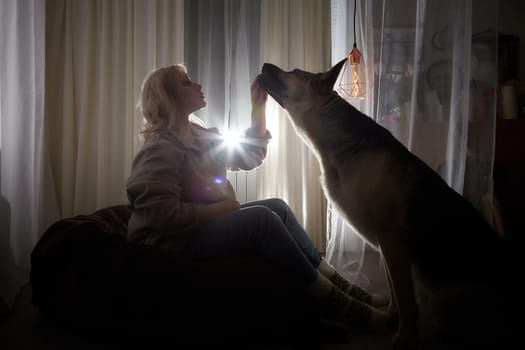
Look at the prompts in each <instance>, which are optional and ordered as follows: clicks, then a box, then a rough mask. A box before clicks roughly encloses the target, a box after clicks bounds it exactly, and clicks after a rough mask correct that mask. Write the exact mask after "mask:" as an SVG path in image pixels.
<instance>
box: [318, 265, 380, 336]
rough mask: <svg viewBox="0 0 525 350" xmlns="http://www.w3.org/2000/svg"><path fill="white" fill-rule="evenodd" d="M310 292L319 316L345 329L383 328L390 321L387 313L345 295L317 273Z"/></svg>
mask: <svg viewBox="0 0 525 350" xmlns="http://www.w3.org/2000/svg"><path fill="white" fill-rule="evenodd" d="M310 291H311V292H312V293H313V295H314V296H315V297H317V299H318V300H319V303H320V305H321V309H320V311H321V315H322V316H323V317H324V318H325V319H326V320H327V321H329V322H333V323H337V324H340V325H341V326H343V327H345V328H346V327H349V328H350V329H352V330H358V331H363V330H369V329H374V328H378V327H381V326H384V325H386V324H387V323H388V322H389V320H390V316H389V315H388V314H387V313H385V312H382V311H379V310H377V309H375V308H373V307H372V306H370V305H368V304H366V303H364V302H362V301H360V300H357V299H355V298H353V297H351V296H350V295H347V294H346V293H344V292H343V291H342V290H341V289H339V288H338V287H336V286H335V285H334V284H333V283H332V282H331V281H330V280H329V279H328V278H327V277H325V276H324V275H323V274H321V273H320V272H319V271H318V274H317V278H316V280H315V281H314V282H313V283H312V284H311V286H310Z"/></svg>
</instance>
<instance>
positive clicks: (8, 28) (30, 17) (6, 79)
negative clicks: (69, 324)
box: [0, 0, 56, 306]
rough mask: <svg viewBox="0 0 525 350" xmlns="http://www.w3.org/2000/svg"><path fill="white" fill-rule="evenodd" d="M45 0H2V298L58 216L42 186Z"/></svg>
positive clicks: (13, 289) (24, 272)
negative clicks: (38, 240)
mask: <svg viewBox="0 0 525 350" xmlns="http://www.w3.org/2000/svg"><path fill="white" fill-rule="evenodd" d="M44 32H45V16H44V4H43V2H42V1H38V0H34V1H33V0H23V1H17V0H6V1H2V2H0V52H1V57H0V58H1V60H0V189H1V193H0V299H1V300H2V301H3V302H4V303H5V304H7V305H8V306H12V305H13V303H14V300H15V298H16V295H17V294H18V291H19V290H20V288H21V286H22V285H23V284H25V283H26V282H27V280H28V276H29V270H30V268H31V261H30V256H29V253H30V251H31V249H32V248H33V246H34V244H35V243H36V241H37V239H38V234H37V233H38V232H39V231H41V230H42V229H43V228H45V227H46V225H47V224H48V223H49V222H50V221H52V220H53V219H54V218H56V216H55V215H56V211H55V210H54V209H55V208H54V202H53V200H52V199H51V200H50V201H47V200H46V198H45V197H44V196H43V189H44V187H46V186H47V185H49V184H46V183H44V182H43V180H42V178H43V173H44V170H43V166H44V163H45V161H46V151H45V150H44V145H43V126H44V77H45V75H44V63H45V60H44V50H45V47H44V44H45V40H44V39H45V38H44Z"/></svg>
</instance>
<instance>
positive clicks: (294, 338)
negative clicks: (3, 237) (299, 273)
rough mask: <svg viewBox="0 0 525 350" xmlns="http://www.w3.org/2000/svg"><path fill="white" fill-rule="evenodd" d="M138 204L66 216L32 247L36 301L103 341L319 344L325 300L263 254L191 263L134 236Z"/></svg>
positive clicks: (82, 332) (83, 333)
mask: <svg viewBox="0 0 525 350" xmlns="http://www.w3.org/2000/svg"><path fill="white" fill-rule="evenodd" d="M130 215H131V209H130V208H129V207H128V206H127V205H116V206H111V207H107V208H103V209H100V210H98V211H96V212H94V213H92V214H89V215H78V216H74V217H70V218H65V219H61V220H59V221H57V222H55V223H54V224H52V225H51V226H50V227H49V228H48V229H47V230H46V231H45V232H44V233H43V235H42V236H41V238H40V240H39V241H38V243H37V244H36V246H35V247H34V249H33V251H32V254H31V264H32V266H31V273H30V282H31V288H32V303H33V304H34V305H35V306H37V307H38V308H39V311H40V313H41V314H42V315H43V316H44V317H45V318H48V319H51V320H54V321H55V322H57V323H58V324H60V325H62V326H64V327H65V328H67V329H68V330H69V331H71V332H74V333H76V334H80V335H81V336H84V337H87V338H88V339H92V340H94V341H97V342H118V343H132V344H136V343H137V342H141V341H143V342H146V343H147V344H151V343H152V342H156V341H158V342H161V343H163V342H165V341H169V342H170V343H184V344H190V343H191V344H220V343H223V344H236V343H241V344H248V343H249V344H288V345H290V346H295V345H297V348H301V349H304V348H305V347H310V348H312V347H313V348H316V347H317V346H318V345H320V344H321V343H322V339H321V338H322V333H323V332H322V325H321V322H320V319H319V313H318V310H316V308H315V307H314V305H315V303H313V301H312V300H311V299H310V297H309V296H308V295H305V294H306V293H304V292H301V290H300V289H299V284H298V283H297V281H295V280H294V279H293V278H290V276H284V275H283V274H282V273H280V271H279V270H277V269H275V268H273V267H272V266H270V265H269V264H268V263H267V262H265V261H263V260H262V259H260V258H258V257H256V256H232V257H228V258H222V259H210V260H199V261H189V260H185V259H182V258H180V257H176V256H173V254H172V253H170V252H169V251H166V250H163V249H160V248H156V247H151V246H144V245H137V244H132V243H129V242H128V241H127V239H126V234H127V227H126V226H127V222H128V219H129V217H130Z"/></svg>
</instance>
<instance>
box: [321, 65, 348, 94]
mask: <svg viewBox="0 0 525 350" xmlns="http://www.w3.org/2000/svg"><path fill="white" fill-rule="evenodd" d="M346 60H347V59H346V58H343V59H342V60H341V61H339V62H338V63H337V64H336V65H335V66H333V67H332V68H330V70H329V71H327V72H325V73H323V76H322V78H321V85H322V86H323V87H324V88H326V89H329V90H330V91H332V89H333V87H334V84H335V81H336V80H337V77H338V76H339V73H340V72H341V69H342V68H343V66H344V65H345V63H346Z"/></svg>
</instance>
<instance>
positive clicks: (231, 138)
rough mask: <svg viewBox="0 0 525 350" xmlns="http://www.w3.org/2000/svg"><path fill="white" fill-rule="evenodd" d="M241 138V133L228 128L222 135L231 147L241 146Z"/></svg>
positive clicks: (226, 143) (223, 140)
mask: <svg viewBox="0 0 525 350" xmlns="http://www.w3.org/2000/svg"><path fill="white" fill-rule="evenodd" d="M241 139H242V137H241V135H240V134H239V133H236V132H233V131H230V130H226V132H225V133H224V134H223V135H222V142H223V143H224V144H225V145H226V147H228V148H230V149H233V148H237V147H239V146H240V143H241Z"/></svg>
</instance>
